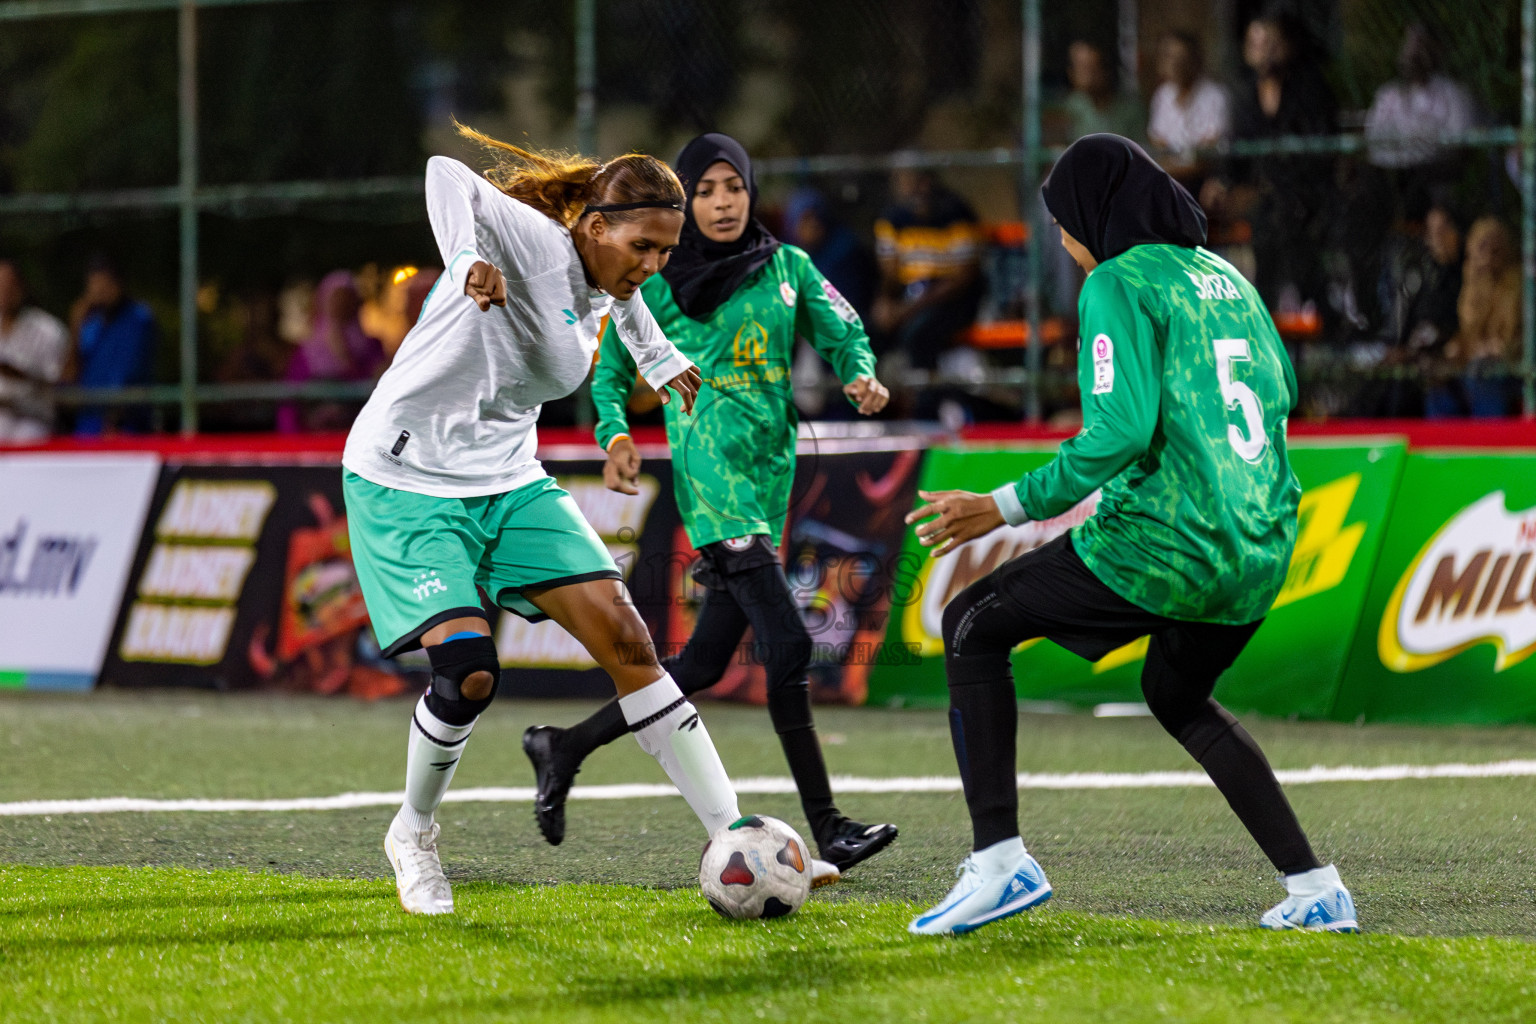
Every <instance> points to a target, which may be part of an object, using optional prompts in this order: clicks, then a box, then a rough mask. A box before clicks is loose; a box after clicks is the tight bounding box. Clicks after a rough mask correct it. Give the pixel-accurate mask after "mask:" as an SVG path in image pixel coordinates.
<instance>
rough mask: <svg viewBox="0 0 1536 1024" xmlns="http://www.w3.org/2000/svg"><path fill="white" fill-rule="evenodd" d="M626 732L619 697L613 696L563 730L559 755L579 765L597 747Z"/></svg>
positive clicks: (624, 734)
mask: <svg viewBox="0 0 1536 1024" xmlns="http://www.w3.org/2000/svg"><path fill="white" fill-rule="evenodd" d="M628 734H629V723H628V722H626V721H625V720H624V712H623V710H621V709H620V708H619V698H617V697H615V698H613V699H612V700H610V701H609V702H608V703H606V704H604V705H603V706H602V707H600V708H598V709H597V710H596V711H594V712H592V713H591V714H590V715H588V716H587V717H586V718H583V719H582V720H581V721H579V722H577V723H576V724H575V725H573V726H571V727H570V728H569V729H567V730H565V735H563V736H561V737H560V744H559V751H560V756H561V757H562V758H566V759H569V760H570V761H573V762H574V763H575V764H576V765H580V764H581V762H583V761H585V760H586V759H587V755H588V754H590V753H592V751H594V750H596V749H597V748H598V747H602V746H606V745H608V744H609V743H612V742H613V741H614V740H616V739H618V738H619V737H620V736H626V735H628Z"/></svg>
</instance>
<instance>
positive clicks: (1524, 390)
mask: <svg viewBox="0 0 1536 1024" xmlns="http://www.w3.org/2000/svg"><path fill="white" fill-rule="evenodd" d="M1520 251H1521V253H1522V257H1521V258H1522V260H1523V262H1524V264H1525V267H1524V269H1525V273H1524V274H1523V275H1522V278H1523V280H1522V282H1521V284H1522V289H1521V296H1520V334H1521V341H1522V346H1521V347H1522V350H1523V351H1522V353H1521V359H1520V371H1521V381H1522V384H1521V388H1520V395H1521V406H1522V408H1523V411H1524V413H1525V415H1526V417H1527V418H1530V417H1536V0H1522V2H1521V4H1520Z"/></svg>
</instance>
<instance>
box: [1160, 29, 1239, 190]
mask: <svg viewBox="0 0 1536 1024" xmlns="http://www.w3.org/2000/svg"><path fill="white" fill-rule="evenodd" d="M1157 76H1158V78H1159V80H1160V81H1161V83H1162V84H1160V85H1159V86H1158V87H1157V91H1156V92H1154V93H1153V94H1152V115H1151V118H1150V119H1149V120H1148V122H1147V138H1148V139H1149V140H1150V141H1151V143H1152V147H1153V149H1154V150H1155V151H1156V152H1157V155H1158V156H1160V157H1161V158H1162V160H1163V166H1164V167H1165V168H1166V169H1167V171H1168V173H1169V174H1172V175H1173V176H1174V177H1175V178H1178V179H1179V181H1180V182H1181V183H1182V184H1184V185H1185V186H1189V187H1193V188H1194V189H1195V191H1196V193H1197V194H1198V191H1199V184H1200V179H1201V178H1203V177H1204V170H1205V166H1204V162H1203V161H1201V160H1200V159H1198V158H1197V157H1196V156H1195V152H1194V151H1195V150H1197V149H1207V148H1210V147H1211V146H1215V145H1217V144H1218V143H1221V142H1225V141H1226V140H1227V138H1228V137H1229V136H1231V134H1232V113H1231V110H1230V108H1229V104H1228V100H1227V91H1226V90H1225V89H1223V88H1222V87H1221V86H1219V85H1217V84H1216V83H1215V82H1213V81H1211V80H1210V79H1209V78H1207V77H1205V56H1204V54H1203V53H1202V52H1201V49H1200V43H1199V41H1198V40H1196V39H1195V37H1194V36H1193V35H1191V34H1190V33H1188V32H1165V33H1163V37H1162V39H1160V40H1159V41H1158V44H1157Z"/></svg>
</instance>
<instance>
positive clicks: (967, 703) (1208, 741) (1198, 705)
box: [943, 536, 1318, 874]
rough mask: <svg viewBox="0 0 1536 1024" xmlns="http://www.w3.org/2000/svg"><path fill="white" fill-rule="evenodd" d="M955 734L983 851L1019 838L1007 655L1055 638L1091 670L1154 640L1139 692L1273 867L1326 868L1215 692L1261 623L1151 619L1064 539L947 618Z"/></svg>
mask: <svg viewBox="0 0 1536 1024" xmlns="http://www.w3.org/2000/svg"><path fill="white" fill-rule="evenodd" d="M943 622H944V627H943V628H944V649H945V668H946V671H947V674H948V678H949V689H950V727H951V733H952V736H953V739H954V744H955V755H956V758H957V760H958V761H959V763H960V773H961V777H962V780H963V781H964V785H965V797H966V803H967V805H968V806H969V808H970V811H971V821H972V826H973V829H974V837H973V838H974V841H975V849H978V850H980V849H983V848H985V847H987V846H990V845H992V844H993V843H996V842H999V841H1001V840H1003V839H1008V838H1011V837H1012V836H1016V835H1018V834H1019V828H1018V789H1017V786H1016V785H1015V782H1014V773H1015V772H1016V771H1017V760H1016V755H1017V738H1018V711H1017V705H1016V704H1015V697H1014V686H1013V671H1012V665H1011V663H1010V660H1009V655H1010V653H1011V652H1012V650H1013V648H1014V647H1015V646H1017V645H1018V644H1019V643H1021V642H1022V641H1024V640H1030V639H1034V638H1036V637H1045V638H1047V639H1050V640H1052V641H1054V642H1056V643H1057V644H1060V645H1061V646H1062V647H1065V648H1066V649H1067V650H1069V651H1072V652H1073V653H1074V654H1078V655H1080V656H1081V657H1084V658H1088V659H1090V660H1097V659H1098V658H1101V657H1103V656H1104V655H1105V654H1108V653H1109V652H1110V651H1112V650H1114V649H1116V648H1117V647H1121V646H1123V645H1125V644H1127V643H1130V642H1131V641H1133V640H1135V639H1137V638H1138V637H1142V636H1150V643H1149V645H1148V648H1147V660H1146V666H1145V668H1144V669H1143V671H1142V676H1141V690H1142V694H1143V696H1144V697H1145V698H1146V701H1147V706H1148V707H1149V708H1150V709H1151V711H1152V714H1153V715H1155V716H1156V717H1157V720H1158V722H1159V723H1161V725H1162V726H1163V728H1164V729H1166V730H1167V731H1168V732H1169V734H1170V735H1172V736H1173V737H1174V738H1175V739H1176V740H1178V741H1179V742H1180V743H1181V744H1182V745H1183V746H1184V749H1185V750H1187V751H1189V753H1190V756H1192V757H1193V758H1194V759H1195V760H1196V761H1198V762H1199V763H1200V766H1201V767H1202V768H1204V769H1205V771H1206V773H1207V774H1208V775H1209V776H1210V777H1211V781H1213V782H1214V783H1215V784H1216V788H1217V789H1218V790H1220V791H1221V794H1222V796H1224V797H1226V799H1227V802H1228V803H1229V804H1230V805H1231V807H1232V810H1233V811H1234V812H1236V814H1237V816H1238V818H1239V819H1240V820H1241V821H1242V823H1243V825H1244V826H1246V827H1247V829H1248V831H1249V833H1250V834H1251V835H1252V836H1253V838H1254V840H1255V841H1257V842H1258V844H1259V847H1260V848H1261V849H1262V850H1263V851H1264V853H1265V855H1267V856H1268V857H1269V858H1270V860H1271V861H1272V862H1273V863H1274V865H1275V867H1276V868H1277V869H1279V870H1280V871H1281V872H1283V873H1285V874H1292V873H1295V872H1298V871H1307V870H1310V869H1312V868H1315V867H1317V866H1318V863H1317V859H1316V857H1314V856H1313V853H1312V848H1311V846H1310V845H1309V844H1308V842H1307V838H1306V835H1305V834H1304V833H1303V832H1302V830H1301V826H1300V825H1299V824H1298V823H1297V821H1296V815H1295V813H1294V812H1293V811H1292V810H1291V806H1290V804H1289V803H1288V802H1287V801H1286V799H1285V794H1284V793H1283V792H1281V789H1280V784H1279V782H1278V781H1277V780H1276V779H1275V775H1274V772H1273V771H1272V770H1271V769H1270V766H1269V762H1268V761H1266V760H1265V759H1264V754H1263V752H1262V751H1260V750H1259V747H1258V744H1256V743H1255V742H1254V741H1253V737H1251V736H1249V735H1248V732H1247V730H1246V729H1244V728H1243V727H1242V726H1241V725H1240V724H1238V721H1237V719H1235V718H1233V717H1232V715H1231V714H1230V713H1229V712H1228V711H1227V709H1226V708H1224V707H1222V706H1221V705H1220V704H1218V703H1217V702H1216V701H1215V700H1213V699H1211V692H1212V690H1214V689H1215V686H1216V681H1217V679H1219V678H1220V676H1221V674H1222V673H1223V672H1225V671H1226V670H1227V668H1228V667H1229V666H1230V665H1231V664H1232V662H1233V661H1234V660H1236V658H1237V656H1238V654H1239V653H1241V652H1242V650H1243V648H1244V646H1246V645H1247V643H1248V641H1249V639H1250V638H1251V637H1252V636H1253V634H1254V632H1255V631H1256V630H1257V629H1258V628H1259V625H1260V623H1258V622H1252V623H1248V624H1245V625H1221V624H1216V623H1205V622H1183V621H1179V620H1175V619H1170V618H1167V617H1165V616H1161V615H1156V614H1154V613H1152V612H1148V611H1145V610H1144V609H1142V608H1139V607H1137V606H1136V605H1134V604H1132V603H1131V602H1129V601H1127V600H1125V599H1124V598H1123V597H1121V596H1120V595H1119V594H1116V593H1115V592H1114V591H1112V590H1110V589H1109V588H1108V587H1107V586H1105V585H1104V584H1103V583H1102V582H1100V581H1099V579H1098V577H1096V576H1095V575H1094V574H1093V573H1092V572H1091V571H1090V570H1089V569H1088V567H1087V566H1086V565H1084V564H1083V561H1082V559H1081V558H1079V557H1078V555H1077V552H1076V551H1075V550H1074V549H1073V547H1072V542H1071V539H1070V537H1068V536H1062V537H1059V538H1057V539H1056V540H1054V541H1052V542H1051V543H1049V544H1046V545H1044V546H1043V547H1040V548H1037V549H1036V550H1034V551H1032V552H1029V553H1028V554H1025V555H1022V556H1020V557H1019V558H1016V559H1014V560H1013V561H1011V562H1007V563H1005V564H1004V565H1002V566H1000V567H999V568H998V569H996V570H995V571H994V572H992V573H991V574H990V575H988V576H986V577H984V578H983V579H980V580H977V581H976V582H975V583H973V584H971V585H970V586H969V587H967V588H966V589H965V590H963V591H961V592H960V594H959V595H957V596H956V597H955V598H954V600H952V601H950V603H949V604H948V605H947V606H945V608H944V620H943Z"/></svg>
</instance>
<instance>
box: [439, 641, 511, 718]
mask: <svg viewBox="0 0 1536 1024" xmlns="http://www.w3.org/2000/svg"><path fill="white" fill-rule="evenodd" d="M427 657H428V658H429V659H431V661H432V688H431V689H430V690H428V691H427V710H428V711H430V712H432V714H434V715H436V716H437V718H438V720H439V721H443V722H446V723H448V724H449V725H468V724H470V723H471V722H473V721H474V720H475V719H476V718H477V717H478V716H479V714H480V712H482V711H484V710H485V709H486V708H488V707H490V706H491V701H492V700H494V699H495V698H496V687H497V686H499V685H500V683H501V659H500V658H498V657H497V656H496V641H494V640H492V639H491V638H490V637H488V636H474V637H464V638H463V639H462V640H449V641H447V642H446V643H441V644H438V645H437V646H435V647H428V648H427ZM476 672H489V673H490V674H491V692H490V693H488V694H486V695H485V696H484V697H483V698H481V699H479V700H472V699H470V698H468V697H465V696H464V694H463V693H461V692H460V690H459V687H460V686H461V685H462V684H463V682H464V680H466V679H468V678H469V677H470V676H471V675H473V674H474V673H476Z"/></svg>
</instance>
